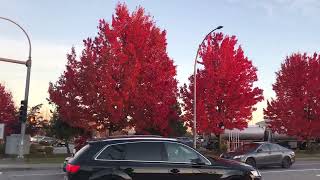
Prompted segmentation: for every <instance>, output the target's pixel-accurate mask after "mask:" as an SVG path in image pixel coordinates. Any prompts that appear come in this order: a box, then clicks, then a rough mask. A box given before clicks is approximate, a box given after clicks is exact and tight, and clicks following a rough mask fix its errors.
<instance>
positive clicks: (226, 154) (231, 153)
mask: <svg viewBox="0 0 320 180" xmlns="http://www.w3.org/2000/svg"><path fill="white" fill-rule="evenodd" d="M247 153H248V152H228V153H223V154H222V156H221V157H223V158H226V159H231V158H233V157H234V156H239V155H244V154H247Z"/></svg>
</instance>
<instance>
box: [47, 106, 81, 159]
mask: <svg viewBox="0 0 320 180" xmlns="http://www.w3.org/2000/svg"><path fill="white" fill-rule="evenodd" d="M47 129H48V133H47V134H48V135H50V136H53V137H55V138H57V139H60V140H63V141H64V142H65V146H66V148H67V152H68V154H70V153H71V151H70V148H69V142H70V140H71V139H72V138H73V137H75V136H76V135H79V134H81V133H82V129H79V128H74V127H71V126H69V125H68V124H67V123H66V122H65V121H63V120H62V118H61V117H60V116H59V114H58V113H57V111H56V110H55V111H54V112H53V115H52V118H51V121H50V125H49V127H48V128H47Z"/></svg>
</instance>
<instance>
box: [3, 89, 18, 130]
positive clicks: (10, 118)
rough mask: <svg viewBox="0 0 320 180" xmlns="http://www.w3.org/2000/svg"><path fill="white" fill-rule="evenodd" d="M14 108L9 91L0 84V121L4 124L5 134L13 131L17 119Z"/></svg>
mask: <svg viewBox="0 0 320 180" xmlns="http://www.w3.org/2000/svg"><path fill="white" fill-rule="evenodd" d="M15 114H16V109H15V107H14V102H13V100H12V95H11V93H10V92H8V91H6V89H5V87H4V86H3V85H1V84H0V123H4V124H5V132H6V133H5V134H6V135H9V134H11V133H14V131H15V126H17V124H18V120H17V118H16V117H15Z"/></svg>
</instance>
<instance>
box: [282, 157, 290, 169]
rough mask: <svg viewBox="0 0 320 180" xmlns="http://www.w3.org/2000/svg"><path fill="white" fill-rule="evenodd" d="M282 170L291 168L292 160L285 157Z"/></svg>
mask: <svg viewBox="0 0 320 180" xmlns="http://www.w3.org/2000/svg"><path fill="white" fill-rule="evenodd" d="M281 166H282V168H285V169H288V168H290V166H291V160H290V158H289V157H285V158H283V160H282V164H281Z"/></svg>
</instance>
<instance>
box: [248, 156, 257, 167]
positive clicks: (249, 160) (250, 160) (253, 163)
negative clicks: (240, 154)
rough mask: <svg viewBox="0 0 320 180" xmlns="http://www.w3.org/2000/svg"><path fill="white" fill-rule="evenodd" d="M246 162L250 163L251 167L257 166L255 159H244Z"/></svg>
mask: <svg viewBox="0 0 320 180" xmlns="http://www.w3.org/2000/svg"><path fill="white" fill-rule="evenodd" d="M246 164H248V165H250V166H252V167H256V166H257V164H256V161H255V160H254V159H253V158H248V159H247V160H246Z"/></svg>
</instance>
